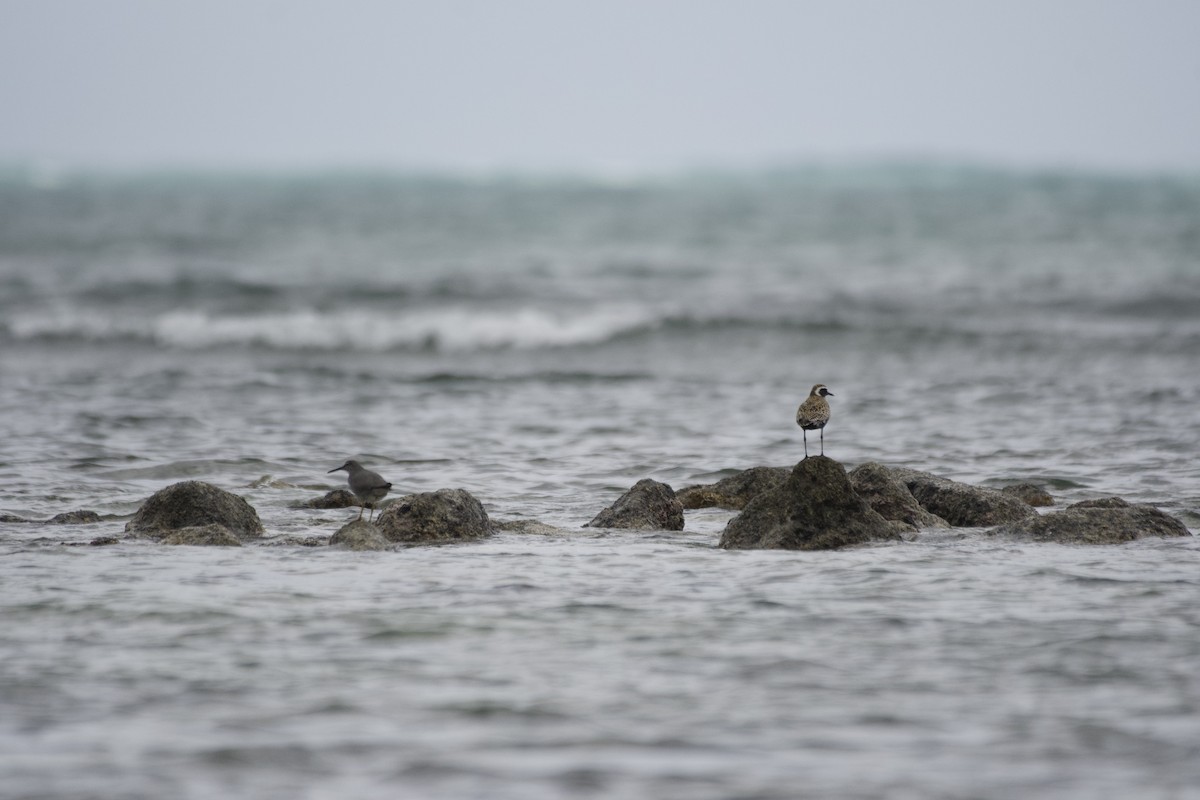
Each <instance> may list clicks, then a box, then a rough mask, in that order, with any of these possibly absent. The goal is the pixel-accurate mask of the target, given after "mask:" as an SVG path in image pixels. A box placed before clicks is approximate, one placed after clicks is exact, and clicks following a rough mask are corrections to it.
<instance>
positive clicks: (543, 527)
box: [492, 519, 572, 536]
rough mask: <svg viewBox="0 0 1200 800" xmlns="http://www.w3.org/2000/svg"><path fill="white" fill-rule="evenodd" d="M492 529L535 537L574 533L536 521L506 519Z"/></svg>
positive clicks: (496, 523)
mask: <svg viewBox="0 0 1200 800" xmlns="http://www.w3.org/2000/svg"><path fill="white" fill-rule="evenodd" d="M492 527H493V528H495V529H496V530H497V531H504V532H505V533H523V534H530V535H535V536H561V535H563V534H569V533H572V531H568V530H566V529H565V528H556V527H554V526H553V525H547V524H546V523H545V522H540V521H538V520H536V519H506V520H503V521H500V522H493V523H492Z"/></svg>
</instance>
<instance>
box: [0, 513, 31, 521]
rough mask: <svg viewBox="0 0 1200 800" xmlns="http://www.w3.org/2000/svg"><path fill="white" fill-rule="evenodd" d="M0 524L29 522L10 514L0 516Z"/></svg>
mask: <svg viewBox="0 0 1200 800" xmlns="http://www.w3.org/2000/svg"><path fill="white" fill-rule="evenodd" d="M0 522H29V520H27V519H25V518H24V517H17V516H13V515H12V514H0Z"/></svg>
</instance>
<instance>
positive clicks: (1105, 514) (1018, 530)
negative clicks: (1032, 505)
mask: <svg viewBox="0 0 1200 800" xmlns="http://www.w3.org/2000/svg"><path fill="white" fill-rule="evenodd" d="M988 533H990V534H993V535H997V536H1016V537H1019V538H1023V539H1030V540H1032V541H1035V542H1058V543H1060V544H1124V543H1125V542H1132V541H1134V540H1135V539H1143V538H1146V537H1148V536H1158V537H1172V536H1190V535H1191V534H1190V533H1189V532H1188V529H1187V526H1186V525H1184V524H1183V523H1182V522H1180V521H1179V520H1177V519H1175V517H1172V516H1171V515H1170V514H1167V513H1165V512H1163V511H1160V510H1159V509H1157V508H1155V507H1154V506H1151V505H1146V504H1143V503H1138V504H1133V505H1131V504H1130V503H1127V502H1126V501H1124V500H1122V499H1121V498H1119V497H1106V498H1102V499H1100V500H1085V501H1083V502H1082V503H1076V504H1074V505H1071V506H1067V507H1066V508H1065V509H1063V510H1062V511H1056V512H1054V513H1051V514H1045V515H1041V516H1035V517H1031V518H1029V519H1025V520H1021V521H1019V522H1013V523H1010V524H1008V525H1001V526H1000V527H998V528H994V529H992V530H990V531H988Z"/></svg>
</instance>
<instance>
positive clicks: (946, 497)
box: [890, 467, 1037, 528]
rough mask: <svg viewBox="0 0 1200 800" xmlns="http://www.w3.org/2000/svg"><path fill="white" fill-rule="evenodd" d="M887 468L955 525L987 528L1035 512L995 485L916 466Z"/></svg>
mask: <svg viewBox="0 0 1200 800" xmlns="http://www.w3.org/2000/svg"><path fill="white" fill-rule="evenodd" d="M890 469H891V472H892V475H894V476H895V477H896V478H897V479H899V480H900V481H901V482H902V483H903V484H904V485H905V486H907V487H908V490H909V491H910V492H912V496H913V497H915V498H916V500H917V502H918V503H920V504H921V507H922V508H924V509H925V510H926V511H928V512H929V513H931V514H936V515H937V516H939V517H941V518H942V519H944V520H946V522H949V523H950V524H951V525H953V526H954V527H956V528H958V527H966V528H986V527H990V526H992V525H1002V524H1004V523H1006V522H1016V521H1018V520H1022V519H1027V518H1030V517H1035V516H1037V512H1036V511H1034V510H1033V508H1032V507H1031V506H1030V505H1029V504H1027V503H1025V502H1023V501H1021V500H1019V499H1017V498H1016V497H1013V496H1011V495H1007V494H1004V493H1003V492H1001V491H999V490H997V489H988V488H986V487H984V486H971V485H970V484H967V483H959V482H958V481H952V480H949V479H948V478H939V477H938V476H937V475H931V474H930V473H928V472H918V471H917V470H915V469H905V468H903V467H891V468H890Z"/></svg>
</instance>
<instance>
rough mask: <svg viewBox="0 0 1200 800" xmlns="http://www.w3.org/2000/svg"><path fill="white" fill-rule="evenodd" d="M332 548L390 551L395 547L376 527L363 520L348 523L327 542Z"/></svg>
mask: <svg viewBox="0 0 1200 800" xmlns="http://www.w3.org/2000/svg"><path fill="white" fill-rule="evenodd" d="M329 544H330V545H331V546H332V547H340V548H342V549H344V550H391V549H393V548H394V547H395V545H394V544H392V543H391V542H390V541H388V538H387V537H386V536H384V535H383V531H381V530H380V529H379V526H378V525H375V524H374V523H371V522H367V521H366V520H365V519H358V520H354V521H353V522H348V523H346V524H345V525H343V526H342V527H341V528H339V529H338V532H337V533H335V534H334V535H333V537H332V538H330V540H329Z"/></svg>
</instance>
